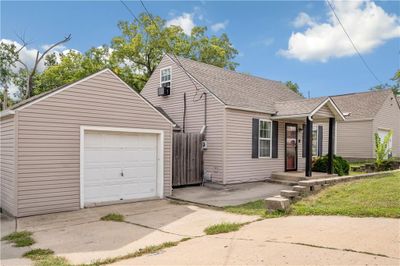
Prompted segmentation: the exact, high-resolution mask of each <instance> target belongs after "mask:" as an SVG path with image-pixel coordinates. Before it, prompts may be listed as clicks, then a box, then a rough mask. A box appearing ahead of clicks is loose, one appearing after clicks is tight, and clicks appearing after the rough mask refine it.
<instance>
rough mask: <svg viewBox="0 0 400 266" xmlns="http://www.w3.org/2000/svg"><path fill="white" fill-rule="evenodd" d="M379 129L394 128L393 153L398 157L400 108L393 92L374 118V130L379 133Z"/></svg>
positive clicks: (399, 153) (399, 150)
mask: <svg viewBox="0 0 400 266" xmlns="http://www.w3.org/2000/svg"><path fill="white" fill-rule="evenodd" d="M378 129H391V130H393V137H392V147H393V155H394V156H396V157H400V108H399V106H398V104H397V102H396V99H395V96H394V95H393V94H390V95H389V97H388V98H387V99H386V100H385V102H384V104H383V105H382V108H381V109H380V110H379V112H378V113H377V114H376V116H375V118H374V121H373V132H374V133H377V132H378ZM374 143H375V142H374ZM374 154H375V151H374Z"/></svg>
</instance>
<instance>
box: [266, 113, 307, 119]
mask: <svg viewBox="0 0 400 266" xmlns="http://www.w3.org/2000/svg"><path fill="white" fill-rule="evenodd" d="M310 116H311V114H309V113H305V114H297V115H282V116H272V117H271V119H273V120H279V119H290V118H306V117H310Z"/></svg>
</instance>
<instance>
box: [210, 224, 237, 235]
mask: <svg viewBox="0 0 400 266" xmlns="http://www.w3.org/2000/svg"><path fill="white" fill-rule="evenodd" d="M243 225H244V224H240V223H220V224H215V225H211V226H209V227H207V228H206V229H204V233H206V234H207V235H216V234H224V233H229V232H233V231H238V230H239V229H240V227H242V226H243Z"/></svg>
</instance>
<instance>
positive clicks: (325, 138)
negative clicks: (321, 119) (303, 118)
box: [313, 123, 329, 155]
mask: <svg viewBox="0 0 400 266" xmlns="http://www.w3.org/2000/svg"><path fill="white" fill-rule="evenodd" d="M318 126H322V155H326V154H328V145H329V123H314V124H313V128H314V129H317V130H318Z"/></svg>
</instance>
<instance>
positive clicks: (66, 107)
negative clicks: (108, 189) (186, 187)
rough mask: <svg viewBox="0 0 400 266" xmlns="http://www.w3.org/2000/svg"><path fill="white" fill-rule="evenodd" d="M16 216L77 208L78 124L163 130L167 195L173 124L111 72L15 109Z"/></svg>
mask: <svg viewBox="0 0 400 266" xmlns="http://www.w3.org/2000/svg"><path fill="white" fill-rule="evenodd" d="M17 112H18V116H19V132H18V150H19V157H18V215H19V216H27V215H32V214H40V213H49V212H58V211H67V210H76V209H79V207H80V126H100V127H120V128H141V129H157V130H163V131H164V194H165V195H170V193H171V157H170V153H171V145H172V144H171V131H172V127H171V124H170V123H169V122H168V121H167V120H166V119H165V118H164V117H162V116H161V115H160V114H159V113H158V112H156V111H155V110H154V109H153V108H152V107H150V105H148V103H146V102H145V101H144V100H143V99H142V98H141V97H140V96H139V95H137V94H135V93H134V92H132V91H131V90H130V89H129V88H128V87H126V85H125V84H123V83H122V82H121V81H120V80H118V79H117V78H116V77H115V76H114V75H113V74H112V73H111V72H110V71H108V70H107V71H104V72H101V73H100V74H97V75H95V76H93V77H92V78H90V79H88V80H85V81H83V82H81V83H78V84H75V85H73V86H72V87H70V88H68V89H66V90H62V91H60V92H57V93H56V94H54V95H52V96H50V97H48V98H44V99H41V100H39V101H38V102H36V103H34V104H32V105H30V106H26V107H22V108H21V109H20V110H17Z"/></svg>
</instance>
